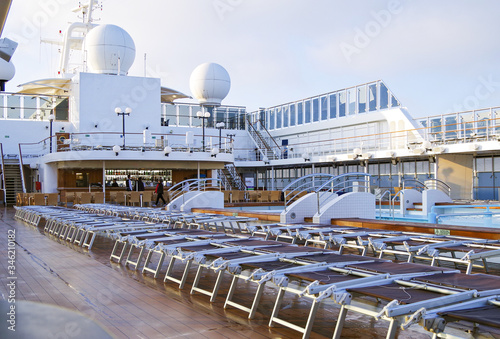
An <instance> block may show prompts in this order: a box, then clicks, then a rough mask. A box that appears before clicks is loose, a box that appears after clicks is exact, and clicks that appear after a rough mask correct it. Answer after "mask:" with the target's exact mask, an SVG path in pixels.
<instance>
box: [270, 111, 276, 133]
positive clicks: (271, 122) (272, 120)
mask: <svg viewBox="0 0 500 339" xmlns="http://www.w3.org/2000/svg"><path fill="white" fill-rule="evenodd" d="M274 126H275V125H274V109H271V110H269V129H274Z"/></svg>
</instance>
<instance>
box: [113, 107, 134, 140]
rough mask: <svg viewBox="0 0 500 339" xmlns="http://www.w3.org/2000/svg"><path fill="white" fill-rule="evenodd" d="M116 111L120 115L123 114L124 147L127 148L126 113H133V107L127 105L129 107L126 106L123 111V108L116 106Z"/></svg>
mask: <svg viewBox="0 0 500 339" xmlns="http://www.w3.org/2000/svg"><path fill="white" fill-rule="evenodd" d="M115 113H116V115H118V116H120V115H121V116H122V129H123V131H122V136H123V149H125V116H126V115H130V113H132V108H130V107H127V108H125V111H122V109H121V108H120V107H116V108H115Z"/></svg>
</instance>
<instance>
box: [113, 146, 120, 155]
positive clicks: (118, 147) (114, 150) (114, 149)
mask: <svg viewBox="0 0 500 339" xmlns="http://www.w3.org/2000/svg"><path fill="white" fill-rule="evenodd" d="M120 151H121V148H120V146H118V145H114V146H113V152H115V155H116V156H118V154H119V153H120Z"/></svg>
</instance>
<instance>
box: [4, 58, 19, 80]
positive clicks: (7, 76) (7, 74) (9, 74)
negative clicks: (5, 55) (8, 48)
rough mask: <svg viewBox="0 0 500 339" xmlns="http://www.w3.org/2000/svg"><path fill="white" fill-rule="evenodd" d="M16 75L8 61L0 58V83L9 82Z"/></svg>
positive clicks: (14, 69) (12, 65)
mask: <svg viewBox="0 0 500 339" xmlns="http://www.w3.org/2000/svg"><path fill="white" fill-rule="evenodd" d="M14 74H16V68H15V67H14V64H13V63H12V62H10V61H5V60H4V59H2V58H0V81H9V80H11V79H12V78H13V77H14Z"/></svg>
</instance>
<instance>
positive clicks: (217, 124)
mask: <svg viewBox="0 0 500 339" xmlns="http://www.w3.org/2000/svg"><path fill="white" fill-rule="evenodd" d="M225 126H226V125H225V124H224V122H223V121H221V122H218V123H216V124H215V128H217V129H218V130H219V149H221V148H222V129H223V128H224V127H225Z"/></svg>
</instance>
